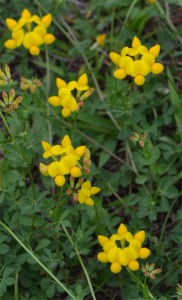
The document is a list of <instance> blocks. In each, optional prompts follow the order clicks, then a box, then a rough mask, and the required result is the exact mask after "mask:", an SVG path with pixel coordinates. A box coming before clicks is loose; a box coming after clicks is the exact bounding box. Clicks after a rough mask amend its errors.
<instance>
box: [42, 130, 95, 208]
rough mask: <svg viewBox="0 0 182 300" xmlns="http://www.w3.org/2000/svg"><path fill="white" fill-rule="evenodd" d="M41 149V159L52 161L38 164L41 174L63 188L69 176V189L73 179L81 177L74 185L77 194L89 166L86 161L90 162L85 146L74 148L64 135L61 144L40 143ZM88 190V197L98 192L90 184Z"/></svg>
mask: <svg viewBox="0 0 182 300" xmlns="http://www.w3.org/2000/svg"><path fill="white" fill-rule="evenodd" d="M42 148H43V150H44V152H43V157H44V158H45V159H52V162H50V163H49V164H48V165H45V164H43V163H40V164H39V170H40V172H41V174H42V175H44V176H50V177H52V178H53V179H54V181H55V184H56V185H57V186H63V185H64V184H65V182H66V178H67V176H69V177H70V182H72V183H71V184H72V186H71V188H72V187H73V181H74V178H79V177H82V178H81V179H80V181H79V182H80V185H78V184H77V183H78V182H77V183H76V184H77V187H76V188H75V189H76V191H77V193H78V188H79V187H80V186H81V184H82V183H83V181H84V174H86V173H87V174H88V169H89V166H90V163H89V164H86V162H87V163H88V160H89V161H90V159H89V158H90V156H89V157H88V151H89V150H88V149H87V148H86V146H85V145H81V146H78V147H76V148H74V147H73V145H72V142H71V139H70V137H69V136H68V135H65V136H64V137H63V139H62V140H61V143H60V144H57V145H51V144H49V143H48V142H45V141H42ZM85 160H86V161H85ZM84 187H85V188H86V184H85V185H83V188H82V191H83V190H84ZM88 189H89V191H90V195H93V194H96V193H97V192H98V190H100V189H98V188H96V187H91V184H90V185H88V186H87V190H88ZM86 202H87V201H86ZM88 203H89V201H88ZM88 205H89V204H88Z"/></svg>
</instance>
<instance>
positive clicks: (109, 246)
mask: <svg viewBox="0 0 182 300" xmlns="http://www.w3.org/2000/svg"><path fill="white" fill-rule="evenodd" d="M115 247H116V244H115V243H114V242H112V241H109V242H107V243H106V244H104V246H103V250H104V251H105V252H108V251H109V250H110V249H112V248H115Z"/></svg>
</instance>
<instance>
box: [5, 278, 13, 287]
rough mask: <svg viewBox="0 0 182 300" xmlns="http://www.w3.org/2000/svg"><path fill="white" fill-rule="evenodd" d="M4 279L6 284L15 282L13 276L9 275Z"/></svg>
mask: <svg viewBox="0 0 182 300" xmlns="http://www.w3.org/2000/svg"><path fill="white" fill-rule="evenodd" d="M4 281H5V283H6V285H13V284H14V282H15V280H14V278H13V277H7V278H5V279H4Z"/></svg>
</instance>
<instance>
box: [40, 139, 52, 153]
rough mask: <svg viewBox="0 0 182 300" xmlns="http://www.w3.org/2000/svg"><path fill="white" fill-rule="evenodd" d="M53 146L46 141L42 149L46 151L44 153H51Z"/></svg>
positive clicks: (43, 142)
mask: <svg viewBox="0 0 182 300" xmlns="http://www.w3.org/2000/svg"><path fill="white" fill-rule="evenodd" d="M51 147H52V146H51V145H50V144H49V143H47V142H45V141H42V148H43V149H44V151H49V150H50V149H51Z"/></svg>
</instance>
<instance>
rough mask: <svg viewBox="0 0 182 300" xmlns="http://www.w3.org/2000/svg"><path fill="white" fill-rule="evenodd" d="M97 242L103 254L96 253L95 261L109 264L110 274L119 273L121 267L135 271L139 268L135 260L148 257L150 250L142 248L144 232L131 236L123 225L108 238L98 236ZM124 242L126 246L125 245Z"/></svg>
mask: <svg viewBox="0 0 182 300" xmlns="http://www.w3.org/2000/svg"><path fill="white" fill-rule="evenodd" d="M98 240H99V243H100V245H101V246H102V248H103V252H100V253H98V255H97V259H98V260H99V261H100V262H103V263H107V262H109V263H111V266H110V270H111V272H112V273H119V272H120V271H121V270H122V267H128V268H129V269H130V270H131V271H137V270H138V269H139V267H140V265H139V262H138V261H137V260H138V259H145V258H147V257H148V256H149V255H150V250H149V249H148V248H145V247H142V243H143V242H144V240H145V231H144V230H140V231H138V232H137V233H135V235H132V234H131V232H129V231H128V229H127V227H126V226H125V225H124V224H123V223H121V224H120V225H119V227H118V230H117V233H116V234H115V233H114V234H112V235H111V237H110V238H108V237H106V236H104V235H99V236H98ZM118 241H120V245H121V246H119V244H118ZM126 242H127V243H128V245H125V243H126Z"/></svg>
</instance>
